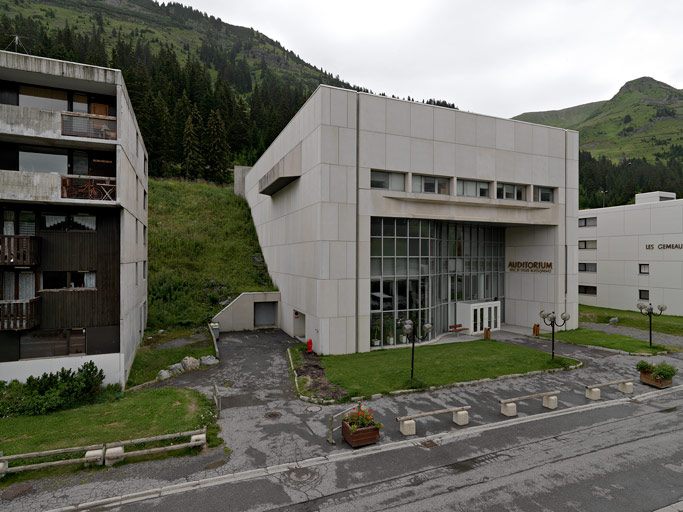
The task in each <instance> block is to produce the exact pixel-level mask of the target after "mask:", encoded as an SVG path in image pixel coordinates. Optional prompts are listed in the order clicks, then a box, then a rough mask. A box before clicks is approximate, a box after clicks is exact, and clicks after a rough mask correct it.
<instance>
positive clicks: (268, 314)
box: [254, 302, 277, 327]
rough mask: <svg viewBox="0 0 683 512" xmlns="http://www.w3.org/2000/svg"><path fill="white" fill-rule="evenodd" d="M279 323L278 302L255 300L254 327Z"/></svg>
mask: <svg viewBox="0 0 683 512" xmlns="http://www.w3.org/2000/svg"><path fill="white" fill-rule="evenodd" d="M275 325H277V302H254V327H272V326H275Z"/></svg>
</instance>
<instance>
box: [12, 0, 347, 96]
mask: <svg viewBox="0 0 683 512" xmlns="http://www.w3.org/2000/svg"><path fill="white" fill-rule="evenodd" d="M0 12H2V13H4V14H6V15H7V16H10V17H14V16H16V15H22V16H24V17H26V18H31V19H33V20H36V21H40V22H41V23H43V24H44V25H45V26H46V27H48V28H49V29H57V28H64V27H67V26H68V27H70V28H71V29H72V30H73V31H75V32H78V31H85V32H90V31H91V30H92V27H93V24H95V25H96V26H97V27H100V28H101V29H102V32H103V34H104V37H103V39H104V42H105V44H107V46H108V47H111V46H112V45H113V44H114V42H115V40H116V39H117V37H118V35H119V34H123V35H132V36H133V37H137V36H140V37H141V38H143V39H144V40H145V41H149V42H150V43H151V49H152V50H153V51H155V50H158V49H159V48H161V46H162V45H164V44H167V45H170V46H172V47H174V48H175V49H176V51H177V53H178V55H179V57H180V60H181V62H182V61H183V60H184V59H186V58H187V55H188V52H189V53H195V52H200V51H203V56H204V57H205V58H206V60H211V59H212V58H213V57H215V55H212V54H216V53H221V52H228V53H229V55H230V57H231V59H233V60H235V61H236V62H239V61H241V60H244V61H245V63H246V64H247V68H248V71H249V72H250V73H251V75H252V77H253V78H258V75H259V68H260V67H261V65H262V63H263V62H265V63H266V64H267V65H269V66H271V67H272V68H273V69H276V70H277V73H278V74H279V75H280V76H282V77H283V78H285V79H289V80H294V79H296V80H302V81H303V82H305V83H306V85H308V86H309V87H315V86H317V85H318V84H319V83H320V82H321V81H323V82H325V83H334V84H336V85H346V86H348V84H346V83H344V82H342V81H341V80H339V79H338V78H334V77H332V76H331V75H330V74H328V73H325V72H324V71H323V70H322V69H318V68H316V67H315V66H312V65H310V64H308V63H307V62H305V61H303V60H302V59H301V58H299V57H298V56H297V55H296V54H295V53H294V52H291V51H289V50H287V49H285V48H283V47H282V45H281V44H280V43H279V42H277V41H274V40H273V39H270V38H269V37H267V36H265V35H264V34H261V33H260V32H257V31H255V30H253V29H251V28H246V27H239V26H236V25H230V24H228V23H225V22H223V21H222V20H221V19H220V18H216V17H214V16H209V15H207V14H205V13H202V12H200V11H198V10H195V9H192V8H191V7H187V6H184V5H182V4H178V3H174V2H169V3H166V4H158V3H156V2H154V1H152V0H50V1H36V0H0ZM17 32H18V33H19V35H20V36H25V38H24V39H23V42H24V44H25V46H26V48H27V49H28V51H29V52H31V53H34V52H32V47H33V46H34V45H35V44H36V43H37V41H35V40H33V38H32V37H31V34H22V33H21V26H19V27H17ZM5 37H6V38H7V41H6V42H3V41H0V43H2V47H3V48H4V47H5V46H6V45H7V44H8V43H9V42H10V39H11V34H6V35H5Z"/></svg>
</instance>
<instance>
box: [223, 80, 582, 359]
mask: <svg viewBox="0 0 683 512" xmlns="http://www.w3.org/2000/svg"><path fill="white" fill-rule="evenodd" d="M240 178H241V179H240ZM242 180H243V181H242ZM235 187H236V190H240V191H241V190H243V191H244V195H245V197H246V199H247V201H248V203H249V206H250V207H251V212H252V216H253V219H254V223H255V225H256V231H257V233H258V238H259V242H260V244H261V248H262V250H263V254H264V257H265V260H266V263H267V264H268V269H269V272H270V274H271V277H272V279H273V282H274V283H275V284H276V285H277V287H278V289H279V301H276V300H273V299H272V297H271V298H270V299H267V300H269V301H270V302H271V303H272V304H273V305H274V307H276V308H277V310H276V313H275V314H274V319H275V321H274V322H273V323H276V324H277V325H279V326H280V327H281V328H282V329H284V331H285V332H287V333H289V334H290V335H295V336H300V337H304V338H307V339H311V340H312V341H313V345H314V349H315V351H316V352H319V353H323V354H347V353H353V352H362V351H368V350H370V349H372V348H380V347H387V346H392V345H398V344H402V343H406V342H407V341H408V340H407V339H406V337H405V336H404V335H403V333H402V329H401V325H402V322H403V321H404V320H406V319H411V320H413V323H414V325H416V326H417V331H418V334H420V335H423V326H424V324H426V323H430V324H432V326H433V331H432V333H431V334H430V337H432V338H433V337H435V336H439V335H441V334H443V333H446V332H448V331H449V330H454V329H456V328H463V329H467V330H469V332H471V333H480V332H482V331H483V329H484V328H485V327H489V328H491V329H493V330H496V329H500V328H501V326H502V324H503V323H507V324H510V325H516V326H524V327H527V328H529V329H530V328H531V326H532V325H533V324H535V323H539V322H540V318H539V312H540V311H541V310H546V311H551V310H554V311H556V312H557V313H558V315H559V314H560V313H562V312H564V311H566V312H567V313H569V314H570V315H571V320H570V321H569V323H568V327H569V328H575V327H576V325H577V318H578V297H577V289H578V286H577V263H578V260H577V244H576V232H577V212H578V133H576V132H574V131H570V130H562V129H558V128H551V127H547V126H539V125H534V124H529V123H525V122H520V121H512V120H508V119H498V118H494V117H490V116H485V115H479V114H473V113H469V112H461V111H459V110H455V109H449V108H443V107H437V106H433V105H426V104H422V103H415V102H410V101H402V100H397V99H390V98H387V97H384V96H376V95H371V94H364V93H358V92H356V91H352V90H344V89H337V88H333V87H328V86H320V87H318V89H317V90H316V91H315V92H314V93H313V95H312V96H311V97H310V98H309V99H308V101H307V102H306V103H305V105H304V106H303V107H302V108H301V110H300V111H299V112H298V113H297V114H296V115H295V116H294V118H293V119H292V120H291V121H290V123H289V124H288V125H287V127H286V128H285V129H284V130H283V131H282V133H281V134H280V135H279V136H278V137H277V139H276V140H275V141H274V142H273V144H272V145H271V146H270V147H269V148H268V149H267V150H266V151H265V153H264V154H263V155H262V156H261V158H260V159H259V160H258V162H257V163H256V164H255V165H254V166H253V168H251V169H250V170H249V169H244V170H240V172H239V173H237V174H236V185H235ZM264 300H266V299H264ZM253 302H258V301H257V300H255V299H254V297H253V296H245V297H243V299H238V300H236V301H235V302H234V303H233V304H231V305H229V306H228V307H227V308H226V309H225V310H224V311H223V312H221V313H219V314H218V315H216V317H215V321H217V322H219V323H221V330H231V329H234V328H236V326H238V325H240V324H239V322H237V321H236V317H237V316H244V315H249V314H257V315H258V314H259V311H258V309H259V308H260V307H262V306H263V304H258V303H257V304H255V305H252V303H253ZM275 302H277V304H274V303H275ZM245 303H246V306H245ZM238 308H241V309H240V311H242V312H243V314H242V315H232V314H231V313H230V311H231V310H233V311H237V310H238ZM250 308H251V309H250ZM252 310H253V311H254V313H251V312H250V311H252ZM253 323H254V322H253V321H251V323H250V325H253ZM247 324H249V322H247ZM458 325H459V326H460V327H456V326H458ZM242 328H245V327H242Z"/></svg>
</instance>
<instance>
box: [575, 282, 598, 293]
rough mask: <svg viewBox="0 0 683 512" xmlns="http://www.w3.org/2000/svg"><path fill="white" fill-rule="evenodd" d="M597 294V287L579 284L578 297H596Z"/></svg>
mask: <svg viewBox="0 0 683 512" xmlns="http://www.w3.org/2000/svg"><path fill="white" fill-rule="evenodd" d="M597 294H598V287H597V286H585V285H582V284H580V285H579V295H597Z"/></svg>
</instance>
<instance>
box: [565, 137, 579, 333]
mask: <svg viewBox="0 0 683 512" xmlns="http://www.w3.org/2000/svg"><path fill="white" fill-rule="evenodd" d="M568 135H569V132H568V131H567V130H565V131H564V311H565V312H566V311H567V288H568V284H569V274H568V270H569V261H568V256H569V245H568V244H567V202H568V197H569V194H568V193H567V158H568V152H569V144H567V139H568ZM577 320H578V319H577ZM565 330H567V328H566V327H565Z"/></svg>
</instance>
